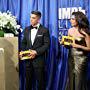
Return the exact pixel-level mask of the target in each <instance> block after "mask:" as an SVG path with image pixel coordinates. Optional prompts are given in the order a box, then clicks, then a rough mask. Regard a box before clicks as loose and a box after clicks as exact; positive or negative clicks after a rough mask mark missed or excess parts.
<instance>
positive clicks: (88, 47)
mask: <svg viewBox="0 0 90 90" xmlns="http://www.w3.org/2000/svg"><path fill="white" fill-rule="evenodd" d="M82 33H83V34H84V35H85V42H86V46H82V45H79V44H76V43H75V41H74V42H73V43H72V44H71V45H72V47H74V48H80V49H83V50H85V51H90V36H89V35H88V34H86V33H85V32H84V31H83V32H82Z"/></svg>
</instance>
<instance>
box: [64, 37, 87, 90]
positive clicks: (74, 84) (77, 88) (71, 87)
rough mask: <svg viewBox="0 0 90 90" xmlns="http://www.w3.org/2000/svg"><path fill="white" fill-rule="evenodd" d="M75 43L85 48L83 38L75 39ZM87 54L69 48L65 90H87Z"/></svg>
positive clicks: (77, 49) (80, 50)
mask: <svg viewBox="0 0 90 90" xmlns="http://www.w3.org/2000/svg"><path fill="white" fill-rule="evenodd" d="M75 43H77V44H80V45H83V46H86V43H85V39H84V38H77V39H76V40H75ZM87 60H88V59H87V52H86V51H84V50H82V49H79V48H70V50H69V57H68V68H69V70H68V71H69V72H68V76H69V77H68V81H67V85H66V90H87V85H86V73H87Z"/></svg>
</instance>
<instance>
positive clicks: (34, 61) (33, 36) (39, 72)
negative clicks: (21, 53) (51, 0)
mask: <svg viewBox="0 0 90 90" xmlns="http://www.w3.org/2000/svg"><path fill="white" fill-rule="evenodd" d="M40 18H41V13H40V12H39V11H32V12H31V16H30V23H31V26H29V27H26V28H25V30H24V37H23V40H22V44H21V47H22V50H29V49H30V50H31V53H30V56H31V59H28V60H25V66H26V82H25V83H26V90H32V82H34V85H35V86H34V87H35V88H37V90H45V80H44V79H45V76H44V75H45V74H44V67H45V63H44V61H45V53H46V52H47V50H48V48H49V45H50V36H49V30H48V29H47V28H45V27H44V26H42V25H41V24H40V23H39V21H40ZM32 78H34V79H32ZM34 80H35V81H34Z"/></svg>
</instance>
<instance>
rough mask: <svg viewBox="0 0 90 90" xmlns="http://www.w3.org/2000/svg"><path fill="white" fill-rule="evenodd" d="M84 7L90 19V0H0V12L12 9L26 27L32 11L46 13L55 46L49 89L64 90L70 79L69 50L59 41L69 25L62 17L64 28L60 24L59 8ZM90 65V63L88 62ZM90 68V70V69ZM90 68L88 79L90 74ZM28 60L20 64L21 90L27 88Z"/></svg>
mask: <svg viewBox="0 0 90 90" xmlns="http://www.w3.org/2000/svg"><path fill="white" fill-rule="evenodd" d="M67 7H82V8H83V9H85V10H86V15H87V17H88V19H89V21H90V15H89V14H90V0H0V11H2V12H6V11H7V10H10V11H11V12H12V14H13V15H15V16H16V17H17V20H18V22H19V24H20V25H21V26H22V28H23V29H24V28H25V27H26V26H28V25H30V22H29V19H30V12H31V11H32V10H39V11H41V13H42V18H41V23H42V24H43V25H44V26H46V27H48V28H49V31H50V37H51V46H50V52H49V54H48V58H47V60H46V72H47V74H46V76H47V90H64V89H65V88H64V87H65V83H66V79H67V56H68V55H67V54H68V50H67V49H65V48H64V47H62V46H60V45H59V43H58V35H59V32H61V33H62V34H63V35H66V34H67V30H68V27H70V25H69V26H68V27H66V26H65V22H64V21H63V20H62V26H65V27H62V28H59V27H58V8H67ZM88 65H89V67H90V64H88ZM89 71H90V70H89ZM89 71H88V82H90V73H89ZM23 73H24V62H22V63H20V90H24V74H23Z"/></svg>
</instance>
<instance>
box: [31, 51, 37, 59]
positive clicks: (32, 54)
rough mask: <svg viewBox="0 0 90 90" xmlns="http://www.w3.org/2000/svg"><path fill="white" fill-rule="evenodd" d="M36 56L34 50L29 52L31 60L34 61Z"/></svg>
mask: <svg viewBox="0 0 90 90" xmlns="http://www.w3.org/2000/svg"><path fill="white" fill-rule="evenodd" d="M36 55H37V52H36V51H35V50H31V53H30V56H31V59H34V58H35V57H36Z"/></svg>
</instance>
